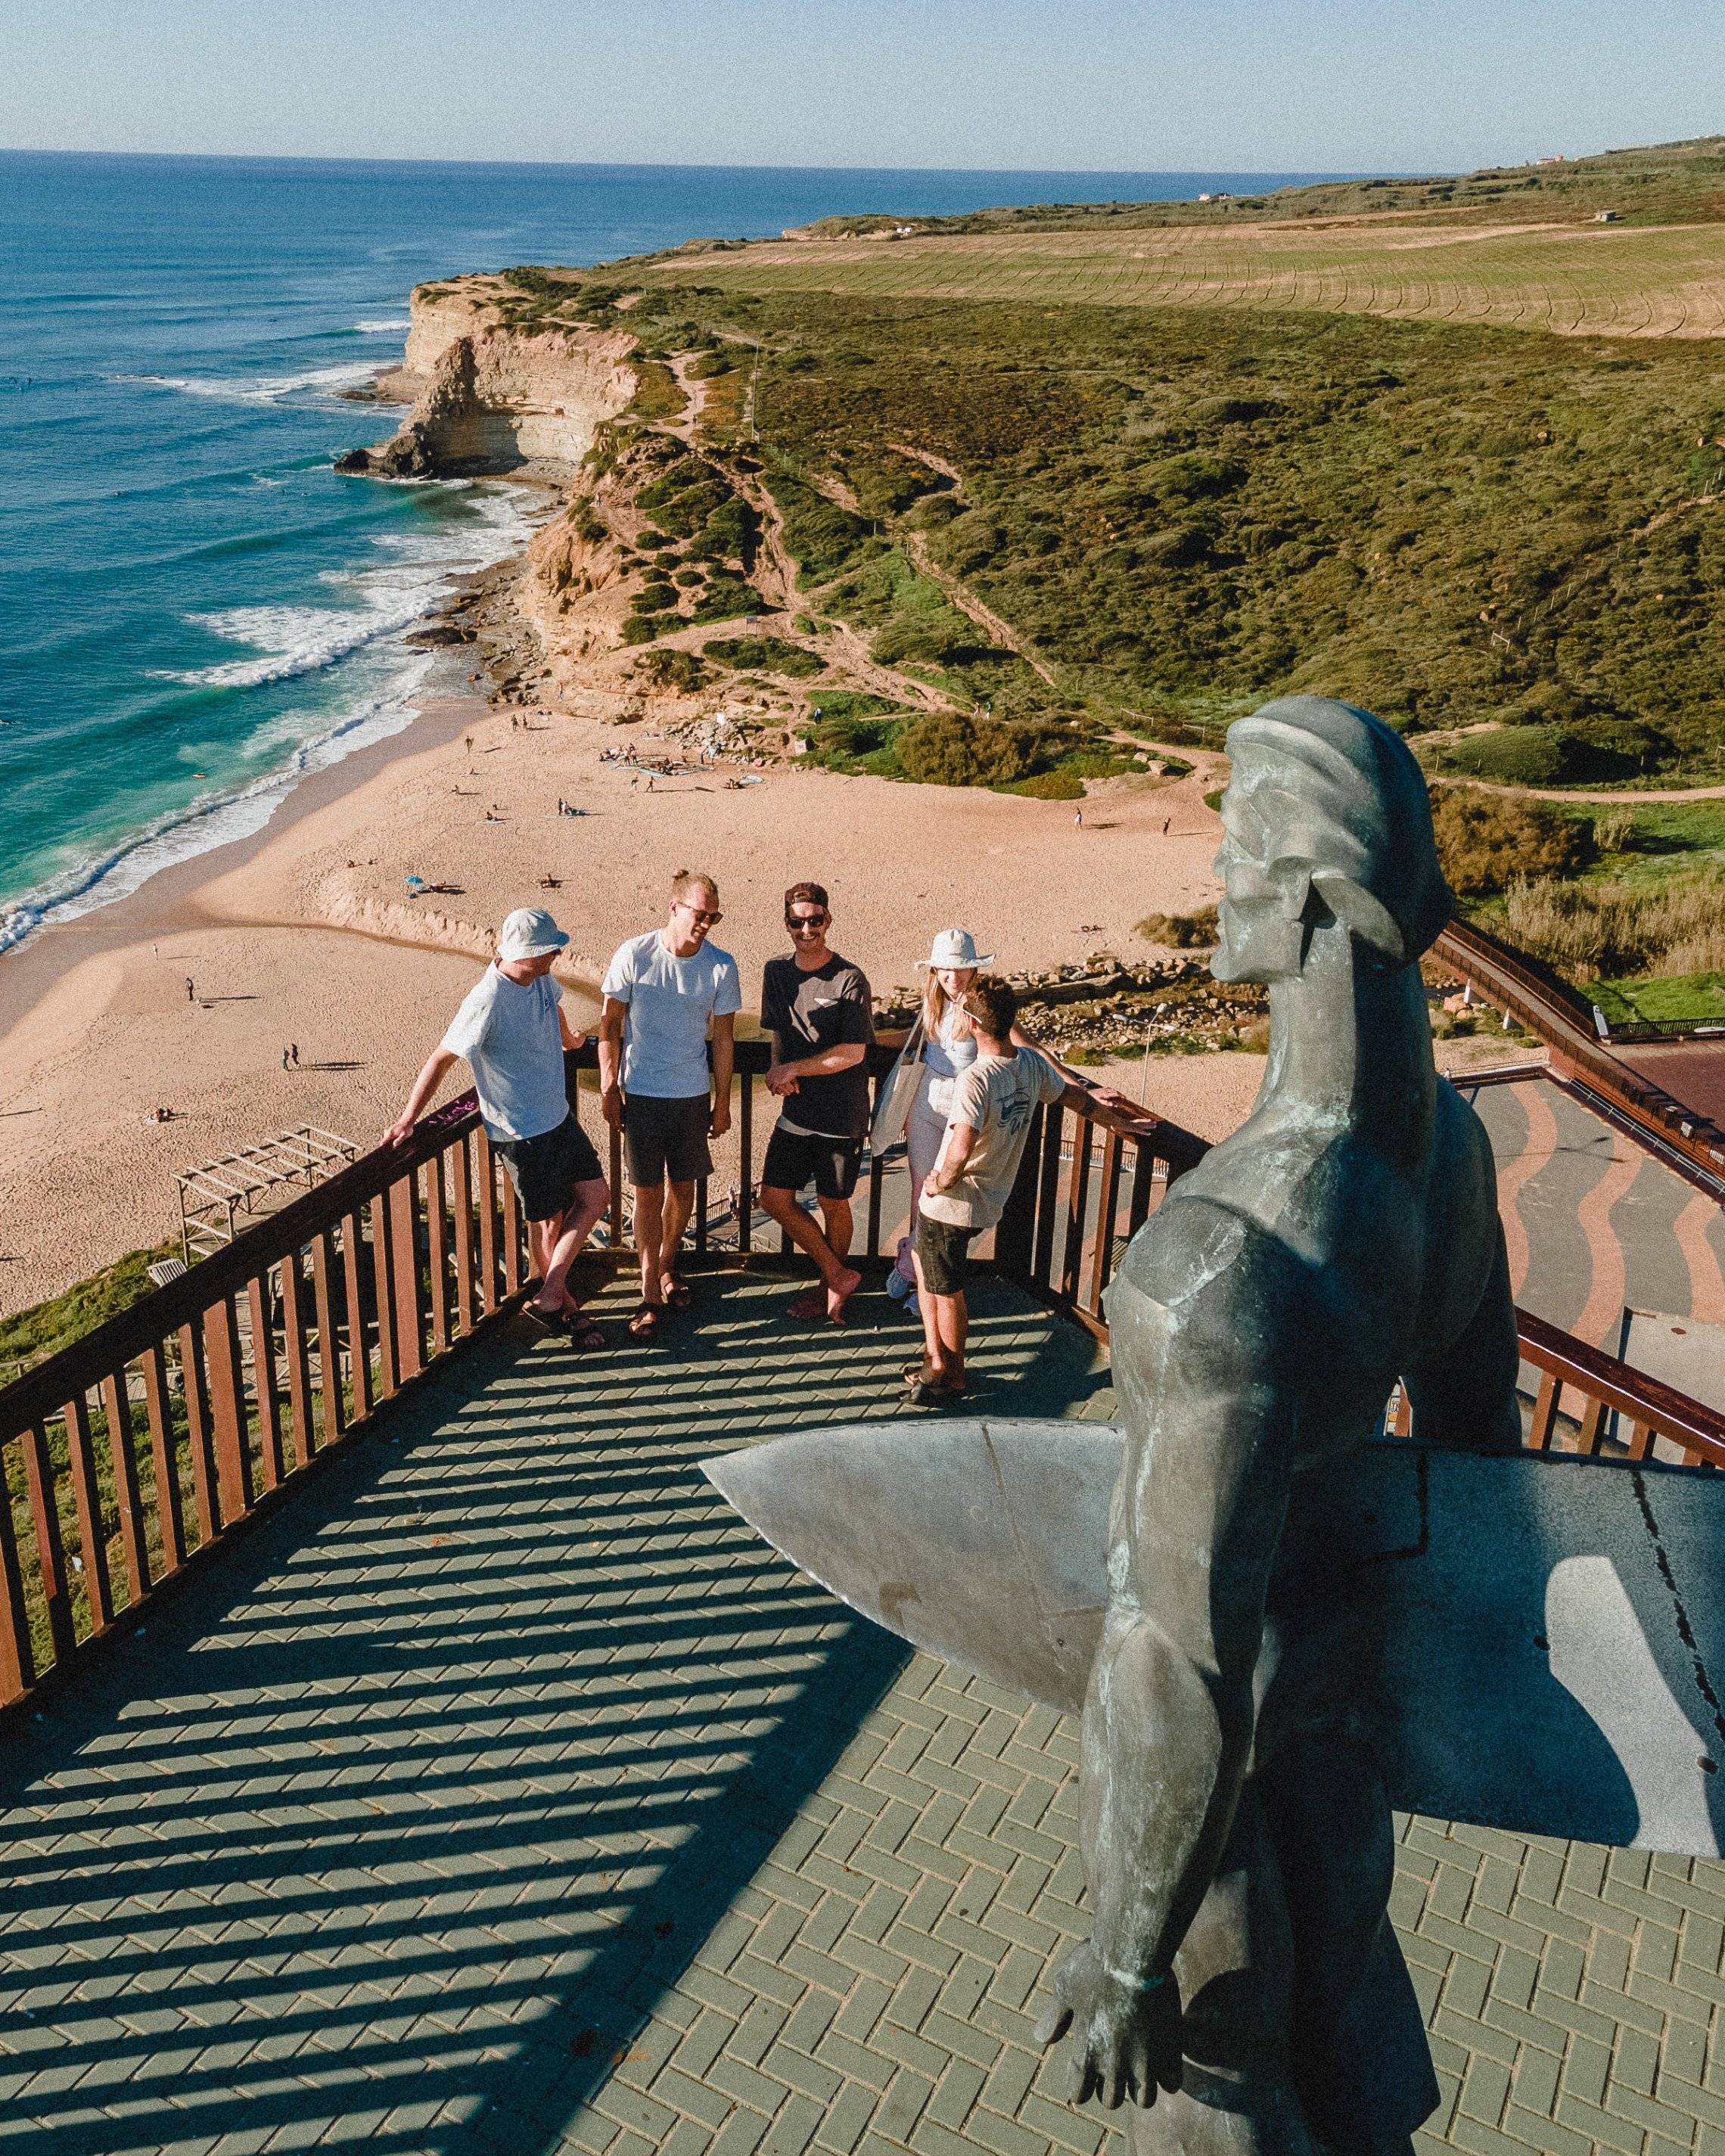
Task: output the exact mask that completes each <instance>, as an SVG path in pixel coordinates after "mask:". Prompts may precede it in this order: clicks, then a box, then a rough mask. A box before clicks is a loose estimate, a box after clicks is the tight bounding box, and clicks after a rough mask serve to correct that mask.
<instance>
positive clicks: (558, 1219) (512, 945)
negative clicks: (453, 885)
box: [384, 906, 611, 1350]
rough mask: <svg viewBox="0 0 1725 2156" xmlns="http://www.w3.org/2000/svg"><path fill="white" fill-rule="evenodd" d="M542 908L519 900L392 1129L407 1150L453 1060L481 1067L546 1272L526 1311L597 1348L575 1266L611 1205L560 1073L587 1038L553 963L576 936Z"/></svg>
mask: <svg viewBox="0 0 1725 2156" xmlns="http://www.w3.org/2000/svg"><path fill="white" fill-rule="evenodd" d="M568 940H569V939H568V937H567V936H566V935H565V934H564V933H563V932H562V929H561V928H559V927H557V923H556V921H553V920H552V917H551V916H550V915H549V914H548V913H547V912H546V911H545V910H544V908H543V907H542V906H520V907H517V909H516V911H515V912H513V913H511V915H510V916H509V917H508V919H507V920H506V921H505V922H504V924H503V927H502V932H501V934H500V935H499V937H498V938H497V955H496V957H495V958H494V959H493V960H492V962H491V963H490V965H489V966H488V967H487V968H485V973H484V974H483V975H482V976H481V978H480V980H479V981H478V982H477V983H475V986H474V988H472V989H471V990H470V993H469V994H468V996H467V998H466V1000H465V1003H463V1004H462V1006H461V1008H460V1009H459V1010H458V1011H457V1012H456V1014H455V1016H454V1019H453V1020H452V1021H451V1023H450V1025H449V1031H448V1032H447V1033H446V1034H444V1037H443V1039H442V1041H441V1042H440V1043H439V1045H438V1046H437V1047H436V1048H435V1049H434V1050H433V1051H432V1053H431V1054H430V1055H429V1057H428V1058H427V1059H426V1061H425V1065H424V1069H423V1070H421V1071H420V1073H419V1075H418V1077H417V1078H416V1079H415V1080H414V1081H413V1091H412V1092H411V1093H409V1094H408V1105H407V1106H406V1107H405V1108H404V1109H403V1111H402V1112H401V1114H400V1115H399V1116H398V1117H397V1118H396V1120H395V1121H394V1122H393V1123H392V1124H391V1125H390V1126H389V1128H388V1131H387V1132H385V1133H384V1136H385V1138H386V1141H387V1142H388V1143H389V1144H391V1145H404V1144H405V1143H406V1142H407V1140H408V1134H409V1133H410V1132H411V1131H412V1130H413V1126H414V1124H415V1123H416V1122H418V1120H419V1118H420V1116H422V1115H423V1114H424V1112H425V1109H426V1106H427V1104H428V1103H429V1101H430V1100H431V1099H432V1097H433V1096H434V1094H435V1093H436V1091H437V1089H438V1087H439V1086H441V1085H442V1083H443V1081H444V1077H445V1076H446V1075H447V1074H448V1072H449V1070H450V1069H451V1067H452V1066H453V1065H454V1064H455V1063H456V1062H457V1061H459V1060H464V1059H465V1061H467V1062H468V1063H469V1064H470V1065H472V1069H473V1083H474V1090H475V1091H476V1092H477V1093H478V1095H479V1104H480V1115H481V1116H483V1117H484V1118H485V1131H486V1134H487V1136H488V1137H490V1141H491V1145H492V1147H493V1149H494V1151H495V1152H497V1153H499V1154H500V1155H501V1157H502V1161H503V1167H504V1171H505V1173H506V1174H507V1176H508V1177H509V1179H510V1181H511V1183H513V1184H514V1185H515V1188H516V1194H517V1195H518V1196H519V1197H520V1199H521V1210H522V1212H523V1213H524V1214H526V1220H527V1233H528V1240H529V1243H530V1245H531V1249H532V1253H533V1263H534V1265H535V1267H536V1269H537V1271H538V1275H539V1289H538V1292H537V1293H536V1295H535V1296H533V1297H532V1299H531V1301H529V1302H528V1303H527V1304H526V1306H525V1308H524V1310H523V1312H522V1317H523V1319H524V1321H525V1322H526V1325H527V1326H528V1327H530V1328H531V1329H532V1330H534V1331H536V1332H541V1333H546V1332H552V1331H553V1330H557V1331H563V1332H567V1334H568V1336H569V1339H570V1342H571V1343H572V1345H573V1346H575V1347H580V1348H583V1349H589V1350H590V1349H593V1348H595V1347H603V1345H604V1344H605V1342H604V1335H603V1333H602V1332H600V1331H599V1328H598V1326H597V1325H595V1324H593V1322H592V1321H591V1319H588V1318H584V1317H583V1316H582V1315H581V1306H580V1304H579V1303H578V1301H576V1299H575V1297H574V1296H572V1294H571V1293H570V1291H569V1285H568V1282H569V1268H570V1267H571V1265H573V1264H574V1262H575V1260H576V1258H577V1257H578V1255H580V1252H581V1248H582V1245H583V1244H584V1243H585V1242H586V1240H587V1239H588V1235H591V1234H592V1232H593V1226H594V1224H595V1223H596V1222H597V1221H598V1219H599V1218H600V1216H601V1215H602V1214H603V1212H604V1209H605V1208H606V1206H607V1204H608V1203H609V1202H610V1195H611V1193H610V1191H609V1189H608V1187H607V1185H606V1183H605V1178H604V1173H603V1170H602V1169H601V1168H600V1167H599V1159H598V1154H597V1153H596V1152H594V1151H593V1142H592V1141H591V1140H590V1139H589V1138H588V1136H587V1133H586V1132H584V1131H583V1129H582V1127H581V1126H580V1124H579V1123H578V1122H577V1121H576V1119H575V1111H574V1110H573V1109H572V1107H571V1106H570V1105H569V1096H568V1090H567V1083H566V1081H565V1079H564V1075H563V1050H565V1049H566V1048H579V1047H580V1046H581V1045H582V1043H583V1041H584V1040H585V1039H586V1038H587V1036H586V1034H583V1033H577V1032H575V1031H573V1030H572V1029H571V1027H570V1024H569V1021H568V1019H567V1017H566V1015H565V1014H564V1012H563V1009H562V993H563V992H562V989H561V988H559V987H558V986H557V983H556V982H555V981H554V980H552V978H551V968H552V960H553V959H554V958H555V957H556V956H557V952H559V951H561V950H562V947H563V946H564V945H565V944H566V943H567V942H568Z"/></svg>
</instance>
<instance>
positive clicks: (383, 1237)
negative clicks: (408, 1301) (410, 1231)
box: [372, 1195, 401, 1400]
mask: <svg viewBox="0 0 1725 2156" xmlns="http://www.w3.org/2000/svg"><path fill="white" fill-rule="evenodd" d="M394 1246H395V1229H394V1213H393V1209H392V1207H391V1205H390V1203H389V1200H388V1198H387V1197H384V1196H382V1195H380V1196H378V1197H376V1198H374V1199H372V1293H373V1295H374V1296H376V1298H377V1398H378V1399H380V1400H387V1399H388V1398H389V1396H390V1394H392V1393H393V1391H394V1390H395V1389H396V1387H397V1385H398V1383H400V1381H401V1370H400V1365H399V1363H398V1361H397V1359H396V1344H395V1342H396V1332H395V1296H394V1294H393V1289H392V1286H391V1276H393V1273H394V1270H395V1265H394V1262H393V1257H394Z"/></svg>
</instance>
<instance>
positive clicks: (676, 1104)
mask: <svg viewBox="0 0 1725 2156" xmlns="http://www.w3.org/2000/svg"><path fill="white" fill-rule="evenodd" d="M712 1115H713V1108H712V1102H711V1100H710V1099H709V1097H708V1096H707V1095H706V1094H705V1093H691V1094H690V1095H688V1096H687V1097H686V1098H685V1099H682V1100H676V1101H666V1100H661V1099H660V1096H658V1095H657V1094H656V1093H628V1094H625V1095H624V1101H623V1146H624V1152H625V1154H626V1155H627V1157H628V1160H629V1181H630V1182H631V1183H634V1186H635V1188H636V1189H637V1190H641V1189H647V1190H655V1189H657V1188H658V1187H659V1185H660V1183H665V1182H670V1183H699V1182H700V1180H701V1178H702V1176H704V1175H711V1173H712V1172H713V1157H712V1154H711V1152H709V1151H708V1150H707V1142H706V1132H707V1126H708V1124H709V1123H710V1122H711V1121H712Z"/></svg>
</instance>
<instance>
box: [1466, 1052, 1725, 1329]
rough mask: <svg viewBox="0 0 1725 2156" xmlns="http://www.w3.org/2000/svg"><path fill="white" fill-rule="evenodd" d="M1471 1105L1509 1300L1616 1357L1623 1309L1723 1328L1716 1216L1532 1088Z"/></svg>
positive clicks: (1539, 1086) (1577, 1113) (1721, 1238)
mask: <svg viewBox="0 0 1725 2156" xmlns="http://www.w3.org/2000/svg"><path fill="white" fill-rule="evenodd" d="M1474 1106H1475V1107H1476V1110H1477V1111H1478V1113H1479V1116H1480V1119H1481V1122H1483V1123H1484V1124H1485V1126H1486V1130H1487V1132H1489V1133H1490V1135H1491V1147H1492V1150H1493V1152H1495V1154H1496V1155H1497V1178H1498V1179H1497V1191H1498V1202H1499V1205H1500V1208H1501V1209H1502V1214H1503V1229H1504V1240H1505V1243H1506V1245H1507V1248H1508V1251H1509V1267H1510V1278H1511V1281H1512V1284H1513V1286H1514V1289H1515V1296H1516V1301H1517V1302H1518V1303H1520V1304H1521V1305H1522V1307H1523V1308H1524V1309H1527V1310H1531V1311H1532V1312H1533V1313H1534V1315H1535V1316H1536V1317H1543V1318H1545V1319H1547V1320H1548V1322H1550V1323H1552V1324H1553V1325H1560V1326H1562V1327H1563V1329H1564V1331H1565V1332H1574V1333H1575V1334H1577V1335H1578V1336H1579V1337H1580V1338H1582V1339H1584V1340H1586V1341H1589V1342H1592V1343H1593V1344H1594V1346H1596V1347H1605V1348H1608V1349H1609V1350H1610V1351H1611V1352H1613V1353H1615V1351H1616V1347H1617V1339H1618V1326H1619V1322H1620V1317H1621V1315H1622V1312H1623V1306H1624V1305H1625V1303H1631V1304H1633V1305H1635V1306H1636V1307H1637V1308H1639V1309H1643V1310H1665V1311H1670V1312H1671V1313H1672V1314H1673V1315H1675V1316H1677V1317H1695V1318H1699V1319H1702V1320H1703V1321H1705V1322H1711V1323H1716V1324H1721V1323H1725V1213H1722V1211H1721V1209H1720V1208H1719V1207H1718V1206H1717V1205H1716V1204H1713V1203H1712V1200H1711V1199H1707V1198H1705V1197H1703V1196H1702V1194H1701V1193H1700V1192H1698V1191H1697V1190H1695V1189H1693V1188H1692V1187H1691V1186H1690V1185H1689V1184H1688V1183H1685V1182H1684V1180H1683V1179H1682V1178H1681V1176H1678V1175H1675V1174H1673V1173H1672V1172H1671V1169H1669V1168H1666V1167H1664V1166H1662V1165H1661V1163H1659V1162H1658V1161H1656V1160H1655V1159H1654V1158H1653V1157H1652V1156H1651V1154H1649V1153H1646V1152H1643V1151H1642V1150H1641V1148H1640V1147H1639V1146H1638V1145H1635V1143H1634V1142H1632V1141H1631V1140H1630V1139H1629V1138H1627V1137H1625V1136H1624V1135H1623V1133H1622V1132H1620V1131H1615V1130H1613V1129H1612V1128H1611V1127H1610V1126H1609V1124H1606V1123H1603V1122H1599V1121H1598V1120H1597V1118H1595V1117H1594V1116H1591V1115H1589V1113H1588V1112H1587V1111H1586V1110H1585V1109H1584V1108H1583V1107H1581V1106H1579V1105H1578V1104H1577V1103H1576V1102H1575V1101H1573V1100H1571V1099H1570V1097H1569V1096H1568V1094H1567V1093H1564V1092H1563V1091H1560V1090H1559V1089H1558V1087H1557V1086H1553V1085H1551V1084H1549V1083H1548V1082H1547V1081H1544V1080H1543V1079H1530V1080H1528V1081H1527V1082H1526V1083H1524V1084H1522V1085H1518V1086H1486V1087H1484V1088H1483V1089H1481V1091H1480V1093H1479V1094H1478V1095H1477V1096H1476V1099H1475V1102H1474Z"/></svg>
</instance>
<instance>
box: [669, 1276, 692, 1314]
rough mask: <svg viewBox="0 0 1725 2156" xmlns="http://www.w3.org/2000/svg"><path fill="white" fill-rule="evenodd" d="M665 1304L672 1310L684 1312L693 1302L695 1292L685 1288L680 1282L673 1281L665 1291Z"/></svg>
mask: <svg viewBox="0 0 1725 2156" xmlns="http://www.w3.org/2000/svg"><path fill="white" fill-rule="evenodd" d="M694 1300H695V1291H694V1290H693V1289H692V1288H690V1287H685V1286H684V1284H683V1282H682V1281H672V1282H671V1284H670V1286H669V1287H668V1288H666V1290H665V1301H666V1303H667V1304H668V1305H669V1306H670V1308H671V1309H673V1310H686V1309H687V1308H688V1307H689V1306H690V1304H691V1302H693V1301H694Z"/></svg>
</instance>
